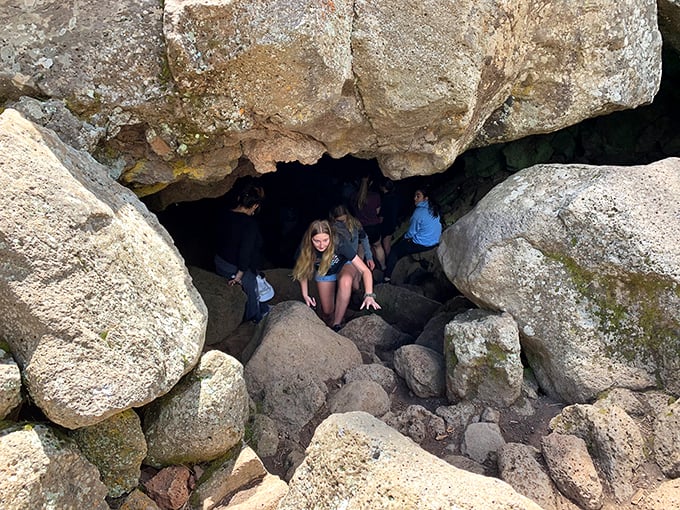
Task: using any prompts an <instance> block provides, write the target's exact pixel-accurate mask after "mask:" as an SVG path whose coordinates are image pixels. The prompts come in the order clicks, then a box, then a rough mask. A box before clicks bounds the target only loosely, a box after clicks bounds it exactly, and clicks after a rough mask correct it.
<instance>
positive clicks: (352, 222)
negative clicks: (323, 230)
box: [328, 204, 363, 236]
mask: <svg viewBox="0 0 680 510" xmlns="http://www.w3.org/2000/svg"><path fill="white" fill-rule="evenodd" d="M340 216H345V217H346V218H347V219H346V220H345V226H346V227H347V231H348V232H349V235H350V236H351V235H352V234H353V233H354V232H359V231H360V230H361V229H362V228H363V226H362V225H361V222H360V221H359V220H358V219H356V218H355V217H354V216H352V213H350V212H349V209H347V206H345V205H344V204H340V205H336V206H335V207H333V209H331V211H330V213H329V215H328V217H329V219H330V220H333V221H338V218H339V217H340Z"/></svg>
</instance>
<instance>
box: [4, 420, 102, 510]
mask: <svg viewBox="0 0 680 510" xmlns="http://www.w3.org/2000/svg"><path fill="white" fill-rule="evenodd" d="M0 472H1V473H3V476H0V508H3V509H7V510H24V509H27V508H64V509H66V508H72V509H75V508H93V509H96V510H108V508H109V505H107V504H106V501H105V499H104V498H105V497H106V492H107V489H106V486H105V485H104V484H103V483H102V482H101V481H100V480H99V471H97V468H96V467H95V466H94V465H92V464H91V463H90V462H89V461H88V460H87V459H86V458H85V457H84V456H83V455H82V454H81V453H80V451H79V450H78V448H77V447H76V445H75V444H74V443H72V442H71V441H69V440H65V439H63V438H62V437H59V436H57V434H56V433H55V432H54V431H53V430H52V429H50V428H49V427H47V426H45V425H40V424H37V425H34V424H21V425H16V426H12V427H10V428H5V429H3V430H2V431H0Z"/></svg>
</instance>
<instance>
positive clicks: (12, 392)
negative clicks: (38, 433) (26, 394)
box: [0, 348, 21, 420]
mask: <svg viewBox="0 0 680 510" xmlns="http://www.w3.org/2000/svg"><path fill="white" fill-rule="evenodd" d="M19 404H21V372H20V371H19V367H18V366H17V364H16V362H15V361H14V359H13V358H12V356H11V354H10V353H8V352H5V351H4V350H3V349H2V348H0V420H4V419H5V418H6V417H7V415H8V414H9V413H10V412H12V410H14V409H15V408H16V407H17V406H18V405H19Z"/></svg>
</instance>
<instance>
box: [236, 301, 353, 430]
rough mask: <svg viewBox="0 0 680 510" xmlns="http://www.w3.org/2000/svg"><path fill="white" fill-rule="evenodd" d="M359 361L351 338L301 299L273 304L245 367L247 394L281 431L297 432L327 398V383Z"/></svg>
mask: <svg viewBox="0 0 680 510" xmlns="http://www.w3.org/2000/svg"><path fill="white" fill-rule="evenodd" d="M359 365H361V354H360V353H359V351H358V349H357V348H356V346H355V345H354V343H352V341H351V340H349V339H347V338H345V337H344V336H341V335H338V334H337V333H334V332H333V331H332V330H331V329H330V328H328V327H326V325H325V324H324V323H323V322H322V321H321V319H319V318H318V317H317V316H316V315H315V314H314V311H313V310H311V309H310V308H309V307H308V306H306V305H305V304H304V303H301V302H299V301H286V302H283V303H279V304H277V305H276V306H274V307H273V308H272V310H271V312H270V313H269V316H268V317H267V321H266V323H265V324H264V327H263V329H262V330H261V331H260V333H259V347H258V348H257V350H256V351H255V352H254V354H253V355H252V357H251V358H250V360H249V361H248V363H247V365H246V367H245V378H246V382H247V384H248V392H249V394H250V396H251V397H252V398H253V399H254V400H255V401H257V402H260V403H262V412H263V413H264V414H266V415H267V416H269V417H270V418H272V419H274V421H276V422H277V425H278V426H279V428H280V430H282V431H283V432H285V433H287V434H297V433H298V432H299V431H300V429H301V428H302V427H303V426H304V425H305V424H306V423H307V422H308V421H309V420H310V419H311V418H312V417H313V416H314V415H315V414H316V413H317V411H318V410H319V409H320V408H321V407H322V406H323V405H324V403H325V402H326V397H327V395H328V389H327V387H326V381H329V380H335V379H340V378H341V377H343V375H344V374H345V373H346V372H347V371H348V370H350V369H352V368H354V367H356V366H359Z"/></svg>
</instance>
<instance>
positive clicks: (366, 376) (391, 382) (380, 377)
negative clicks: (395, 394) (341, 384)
mask: <svg viewBox="0 0 680 510" xmlns="http://www.w3.org/2000/svg"><path fill="white" fill-rule="evenodd" d="M344 380H345V382H346V383H351V382H352V381H374V382H377V383H378V384H379V385H380V386H382V388H383V389H384V390H385V391H386V392H387V393H392V391H393V390H394V389H395V388H396V387H397V374H396V373H395V372H394V370H392V369H391V368H388V367H386V366H385V365H380V364H378V363H371V364H370V365H359V366H358V367H354V368H352V369H350V370H348V371H347V373H346V374H345V377H344Z"/></svg>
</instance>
